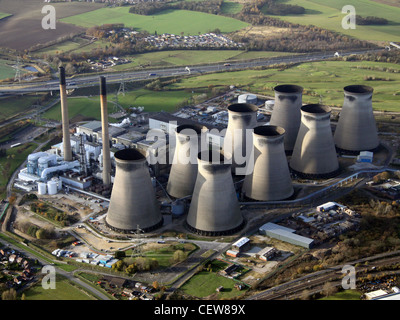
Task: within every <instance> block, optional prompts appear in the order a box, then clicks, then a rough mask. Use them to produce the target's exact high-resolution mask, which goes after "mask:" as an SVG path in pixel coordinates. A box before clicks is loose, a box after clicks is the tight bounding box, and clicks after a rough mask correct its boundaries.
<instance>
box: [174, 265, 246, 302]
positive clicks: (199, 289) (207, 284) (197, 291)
mask: <svg viewBox="0 0 400 320" xmlns="http://www.w3.org/2000/svg"><path fill="white" fill-rule="evenodd" d="M235 283H236V282H235V281H234V280H232V279H228V278H225V277H223V276H220V275H218V274H216V273H214V272H209V271H201V272H199V273H197V274H196V275H194V276H193V277H192V278H191V279H189V280H188V281H187V282H186V283H185V284H184V285H183V286H182V287H181V289H182V291H183V292H184V293H185V294H189V295H191V296H194V297H198V298H204V297H208V296H210V295H213V294H214V295H215V297H213V299H218V300H219V299H232V298H235V297H237V296H240V295H243V293H244V291H238V290H237V289H236V288H235V287H234V286H235ZM219 286H223V287H224V289H223V291H222V292H218V293H217V292H216V289H217V288H218V287H219Z"/></svg>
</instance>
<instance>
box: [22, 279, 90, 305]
mask: <svg viewBox="0 0 400 320" xmlns="http://www.w3.org/2000/svg"><path fill="white" fill-rule="evenodd" d="M56 277H57V278H56V289H47V290H46V289H44V288H43V287H42V286H41V283H39V284H37V285H35V286H34V287H32V288H30V289H29V290H27V291H26V292H25V298H26V300H95V298H93V297H92V296H89V295H88V294H86V293H85V292H84V291H83V290H81V289H79V288H78V287H76V286H75V285H73V284H72V283H71V282H70V281H69V280H68V279H67V278H65V277H63V276H61V275H57V276H56Z"/></svg>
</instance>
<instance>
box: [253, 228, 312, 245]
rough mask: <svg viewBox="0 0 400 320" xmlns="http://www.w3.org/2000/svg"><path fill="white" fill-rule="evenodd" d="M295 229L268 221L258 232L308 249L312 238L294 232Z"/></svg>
mask: <svg viewBox="0 0 400 320" xmlns="http://www.w3.org/2000/svg"><path fill="white" fill-rule="evenodd" d="M294 232H295V230H293V229H290V228H286V227H283V226H280V225H278V224H275V223H271V222H268V223H266V224H264V225H262V226H261V227H260V228H259V233H260V234H263V235H266V236H268V237H271V238H274V239H278V240H281V241H285V242H288V243H291V244H294V245H296V246H300V247H304V248H307V249H310V248H311V247H312V246H313V244H314V240H313V239H310V238H306V237H303V236H300V235H298V234H295V233H294Z"/></svg>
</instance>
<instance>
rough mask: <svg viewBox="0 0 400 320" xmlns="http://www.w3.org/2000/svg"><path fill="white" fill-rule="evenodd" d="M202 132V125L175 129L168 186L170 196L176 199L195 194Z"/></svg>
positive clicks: (183, 126)
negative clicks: (174, 143) (174, 144)
mask: <svg viewBox="0 0 400 320" xmlns="http://www.w3.org/2000/svg"><path fill="white" fill-rule="evenodd" d="M202 130H204V127H203V126H201V125H181V126H178V127H177V128H176V129H175V137H176V146H175V152H174V158H173V163H172V166H171V171H170V174H169V179H168V184H167V192H168V194H170V195H171V196H173V197H175V198H183V197H186V196H189V195H191V194H192V193H193V189H194V184H195V182H196V177H197V154H198V153H199V151H201V150H200V148H201V133H202Z"/></svg>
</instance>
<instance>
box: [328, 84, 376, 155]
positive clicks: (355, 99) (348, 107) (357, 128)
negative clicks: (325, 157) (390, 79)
mask: <svg viewBox="0 0 400 320" xmlns="http://www.w3.org/2000/svg"><path fill="white" fill-rule="evenodd" d="M372 94H373V88H371V87H369V86H364V85H351V86H346V87H344V102H343V106H342V110H341V112H340V118H339V121H338V124H337V126H336V130H335V134H334V141H335V144H336V147H337V148H338V149H341V150H344V151H350V152H357V153H358V152H360V151H367V150H373V149H375V148H376V147H378V145H379V139H378V133H377V128H376V123H375V118H374V113H373V110H372Z"/></svg>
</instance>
